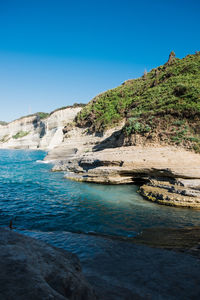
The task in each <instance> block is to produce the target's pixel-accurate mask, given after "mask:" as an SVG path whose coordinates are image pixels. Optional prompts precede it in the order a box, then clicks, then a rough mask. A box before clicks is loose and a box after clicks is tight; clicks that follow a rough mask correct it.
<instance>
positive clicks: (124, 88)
mask: <svg viewBox="0 0 200 300" xmlns="http://www.w3.org/2000/svg"><path fill="white" fill-rule="evenodd" d="M124 118H125V120H126V124H125V126H124V130H123V131H124V134H125V135H126V136H131V135H134V134H139V135H141V136H143V137H145V139H152V140H154V139H155V140H156V141H158V142H163V143H167V144H178V145H182V146H184V147H186V148H193V149H195V150H196V151H199V150H200V122H199V121H200V52H196V54H194V55H187V56H186V57H185V58H183V59H178V58H175V55H174V53H171V55H170V59H169V60H168V62H166V64H164V65H163V66H160V67H158V68H156V69H152V70H151V71H150V72H149V73H145V74H144V75H143V76H142V77H140V78H138V79H133V80H128V81H126V82H124V83H123V84H122V85H121V86H119V87H117V88H115V89H112V90H108V91H107V92H105V93H102V94H101V95H98V96H97V97H95V98H94V99H93V100H92V101H91V102H89V103H88V105H86V106H85V107H84V108H83V109H82V110H81V112H80V113H79V114H78V116H77V120H76V122H77V125H78V126H81V127H88V128H89V129H90V131H93V132H94V131H98V132H102V131H104V130H105V129H107V128H109V127H112V126H114V125H116V124H117V123H118V122H119V121H121V120H122V119H124Z"/></svg>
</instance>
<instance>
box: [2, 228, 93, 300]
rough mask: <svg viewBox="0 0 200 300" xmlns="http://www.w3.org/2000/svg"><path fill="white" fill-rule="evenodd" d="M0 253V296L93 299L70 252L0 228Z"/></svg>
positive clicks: (16, 298) (35, 298)
mask: <svg viewBox="0 0 200 300" xmlns="http://www.w3.org/2000/svg"><path fill="white" fill-rule="evenodd" d="M0 257H1V259H0V269H1V273H0V299H5V300H13V299H15V300H18V299H19V300H27V299H30V300H31V299H34V300H40V299H41V300H43V299H56V300H62V299H63V300H64V299H70V300H72V299H73V300H79V299H80V300H95V299H97V298H96V296H95V294H94V292H93V289H92V288H91V287H90V285H89V284H88V283H87V281H86V280H85V279H84V277H83V275H82V273H81V267H80V263H79V260H78V258H77V257H76V256H75V255H73V254H72V253H69V252H67V251H64V250H61V249H58V248H54V247H52V246H50V245H48V244H46V243H43V242H41V241H37V240H34V239H32V238H29V237H26V236H24V235H21V234H18V233H16V232H12V231H9V230H6V229H2V228H1V229H0Z"/></svg>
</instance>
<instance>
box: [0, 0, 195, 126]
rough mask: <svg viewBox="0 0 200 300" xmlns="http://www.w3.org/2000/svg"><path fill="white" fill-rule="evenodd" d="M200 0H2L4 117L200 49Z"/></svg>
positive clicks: (80, 96)
mask: <svg viewBox="0 0 200 300" xmlns="http://www.w3.org/2000/svg"><path fill="white" fill-rule="evenodd" d="M199 20H200V1H199V0H196V1H195V0H187V1H185V0H144V1H134V0H106V1H105V0H85V1H84V0H74V1H72V0H70V1H68V0H5V1H4V0H0V120H5V121H11V120H13V119H15V118H18V117H20V116H22V115H26V114H27V113H29V112H32V113H33V112H37V111H47V112H49V111H51V110H53V109H55V108H57V107H61V106H65V105H70V104H73V103H74V102H85V103H86V102H88V101H89V100H91V99H92V97H94V96H95V95H96V94H99V93H100V92H102V91H104V90H107V89H110V88H113V87H115V86H117V85H119V84H120V83H122V82H123V81H125V80H127V79H129V78H136V77H138V76H141V75H142V74H143V72H144V69H145V68H146V69H147V70H150V69H151V68H153V67H156V66H158V65H161V64H163V63H164V62H165V61H166V60H167V59H168V55H169V52H170V51H171V50H174V51H175V53H176V55H177V56H178V57H180V58H181V57H184V56H185V55H187V54H188V53H194V52H195V51H196V50H200V21H199Z"/></svg>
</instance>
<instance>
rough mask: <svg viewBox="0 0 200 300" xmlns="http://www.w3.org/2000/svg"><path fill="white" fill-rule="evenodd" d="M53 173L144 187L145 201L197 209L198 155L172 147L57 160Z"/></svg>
mask: <svg viewBox="0 0 200 300" xmlns="http://www.w3.org/2000/svg"><path fill="white" fill-rule="evenodd" d="M52 170H53V171H66V174H65V177H66V178H68V179H72V180H76V181H84V182H96V183H107V184H124V183H136V184H140V185H141V184H143V185H142V186H141V188H140V192H141V194H142V195H143V196H144V197H145V198H146V199H148V200H150V201H153V202H157V203H159V204H166V205H171V206H181V207H193V208H200V155H199V154H195V153H192V152H189V151H186V150H183V149H179V148H175V147H161V146H157V147H139V146H138V147H133V146H130V147H118V148H110V149H104V150H102V151H95V152H92V151H89V152H87V153H82V155H77V154H76V155H74V156H73V157H71V158H68V159H62V160H60V161H58V162H57V163H56V164H55V165H54V167H53V169H52Z"/></svg>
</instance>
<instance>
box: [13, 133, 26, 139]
mask: <svg viewBox="0 0 200 300" xmlns="http://www.w3.org/2000/svg"><path fill="white" fill-rule="evenodd" d="M29 133H30V132H29V131H19V132H17V133H16V134H15V135H13V136H12V138H13V139H20V138H23V137H25V136H27V135H28V134H29Z"/></svg>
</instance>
